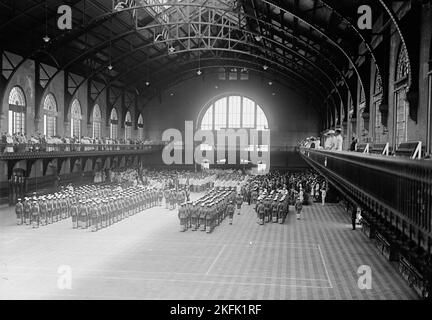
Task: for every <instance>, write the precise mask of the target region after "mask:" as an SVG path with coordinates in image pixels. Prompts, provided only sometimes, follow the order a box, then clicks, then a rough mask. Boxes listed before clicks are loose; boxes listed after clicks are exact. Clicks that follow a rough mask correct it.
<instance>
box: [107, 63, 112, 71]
mask: <svg viewBox="0 0 432 320" xmlns="http://www.w3.org/2000/svg"><path fill="white" fill-rule="evenodd" d="M107 68H108V70H110V71H111V70H112V69H113V66H112V64H111V63H110V64H109V65H108V67H107Z"/></svg>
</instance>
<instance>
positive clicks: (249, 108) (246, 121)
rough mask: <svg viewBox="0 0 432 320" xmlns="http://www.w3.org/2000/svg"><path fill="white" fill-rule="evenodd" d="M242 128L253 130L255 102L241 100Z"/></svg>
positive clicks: (246, 99)
mask: <svg viewBox="0 0 432 320" xmlns="http://www.w3.org/2000/svg"><path fill="white" fill-rule="evenodd" d="M243 127H244V128H255V102H253V101H252V100H251V99H249V98H243Z"/></svg>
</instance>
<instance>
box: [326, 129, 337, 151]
mask: <svg viewBox="0 0 432 320" xmlns="http://www.w3.org/2000/svg"><path fill="white" fill-rule="evenodd" d="M334 134H335V132H334V130H329V131H328V132H327V133H326V134H324V139H325V141H324V149H325V150H334V148H335V140H334Z"/></svg>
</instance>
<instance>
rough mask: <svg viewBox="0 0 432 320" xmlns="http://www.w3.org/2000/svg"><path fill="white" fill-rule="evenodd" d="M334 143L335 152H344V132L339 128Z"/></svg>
mask: <svg viewBox="0 0 432 320" xmlns="http://www.w3.org/2000/svg"><path fill="white" fill-rule="evenodd" d="M334 141H335V146H334V150H336V151H342V146H343V137H342V130H341V129H339V128H337V129H336V135H335V137H334Z"/></svg>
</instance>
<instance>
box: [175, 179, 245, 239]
mask: <svg viewBox="0 0 432 320" xmlns="http://www.w3.org/2000/svg"><path fill="white" fill-rule="evenodd" d="M234 202H236V203H237V214H240V208H241V204H242V203H243V197H242V196H241V194H236V192H235V188H228V187H227V188H219V189H215V188H214V189H212V190H211V191H210V192H208V193H206V194H205V195H204V196H202V197H201V198H199V199H198V200H196V201H193V202H192V201H187V202H185V203H182V204H181V206H180V208H179V212H178V217H179V219H180V231H183V232H184V231H186V230H188V229H191V230H192V231H196V230H201V231H206V232H207V233H211V232H212V231H213V229H214V228H216V227H217V226H219V225H220V224H221V223H222V221H223V220H224V219H225V218H226V217H228V221H229V224H232V223H233V219H234V213H235V211H236V208H235V205H234Z"/></svg>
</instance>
